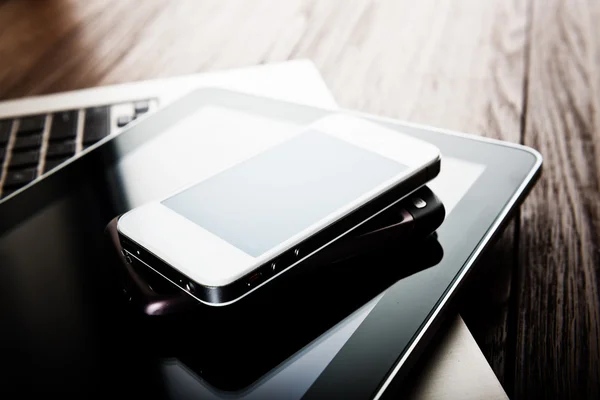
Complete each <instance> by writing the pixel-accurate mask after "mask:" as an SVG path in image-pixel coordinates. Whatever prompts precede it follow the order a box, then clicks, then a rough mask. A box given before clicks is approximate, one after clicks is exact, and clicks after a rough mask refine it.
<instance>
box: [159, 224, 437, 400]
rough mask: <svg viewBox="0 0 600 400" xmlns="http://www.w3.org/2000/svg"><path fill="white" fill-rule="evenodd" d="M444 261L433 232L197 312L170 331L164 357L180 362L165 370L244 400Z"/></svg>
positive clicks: (309, 267) (302, 273)
mask: <svg viewBox="0 0 600 400" xmlns="http://www.w3.org/2000/svg"><path fill="white" fill-rule="evenodd" d="M442 256H443V249H442V247H441V245H440V244H439V242H438V241H437V238H436V235H435V233H434V234H432V235H431V236H429V237H428V238H426V239H424V240H421V241H419V242H413V243H410V242H406V243H405V244H403V245H402V246H398V245H397V244H396V245H393V246H387V247H384V248H381V249H380V250H379V251H378V252H377V253H371V254H363V255H360V256H356V257H353V258H351V259H345V260H341V261H337V262H333V263H329V264H327V265H318V264H313V265H306V268H299V269H297V270H296V271H297V272H295V273H294V274H290V275H289V276H287V277H286V279H284V280H281V282H278V284H277V285H272V287H270V288H269V289H268V290H264V291H258V292H256V293H253V296H248V297H247V298H246V299H244V301H242V302H239V303H236V304H234V305H231V306H229V307H225V308H217V309H215V308H212V307H203V306H198V307H196V308H195V310H194V311H192V312H189V313H186V315H182V316H179V317H177V318H176V319H177V321H176V322H174V323H170V324H169V326H168V327H167V326H165V331H164V334H165V335H167V336H168V337H169V340H168V341H166V342H168V343H171V345H170V346H169V348H168V349H165V351H166V352H167V353H171V354H172V355H173V356H175V357H176V358H170V359H169V360H167V361H166V364H167V365H168V364H173V363H174V362H178V363H181V364H183V365H184V366H185V367H186V368H184V369H187V370H188V371H189V373H190V374H192V375H194V374H195V375H196V377H197V378H198V379H199V380H200V381H204V383H203V384H200V382H199V385H200V386H199V387H198V390H204V391H205V390H207V389H209V392H210V393H212V394H213V395H214V396H215V398H219V397H220V396H219V393H221V394H222V395H226V396H227V397H231V396H233V397H234V398H238V397H240V398H242V397H246V396H247V395H250V394H252V392H254V391H255V390H257V389H258V388H259V387H261V386H265V385H266V384H268V382H269V381H272V380H274V379H275V378H277V376H276V375H281V374H279V372H281V371H282V369H285V368H287V366H288V364H290V363H292V362H293V361H295V360H298V358H301V357H303V356H304V355H306V354H308V353H311V352H313V351H319V350H318V349H317V348H316V347H315V342H319V341H320V340H322V338H323V337H324V336H327V335H324V334H325V333H326V332H328V331H333V330H335V329H336V328H337V326H338V325H342V324H343V322H342V321H344V320H345V319H351V318H347V317H349V316H350V315H351V314H353V313H355V312H356V311H357V310H359V309H360V308H361V307H363V306H365V304H367V303H369V302H371V301H372V300H373V299H375V298H376V297H378V296H379V295H380V294H382V292H384V291H385V290H386V289H387V288H389V287H391V286H393V285H394V283H396V282H398V281H399V280H401V279H403V278H406V277H408V276H410V275H412V274H414V273H417V272H419V271H422V270H424V269H427V268H429V267H432V266H434V265H436V264H437V263H438V262H439V261H440V260H441V259H442ZM173 321H174V320H173ZM340 323H342V324H340ZM332 328H333V329H332ZM163 339H164V338H163ZM163 343H164V342H163ZM333 355H335V353H334V354H333ZM333 355H332V356H333ZM320 358H323V357H320ZM321 361H323V360H321ZM327 363H328V361H325V365H326V364H327ZM325 365H324V366H325ZM313 367H316V366H314V365H311V368H313ZM315 378H316V377H315ZM288 379H289V378H288ZM294 383H296V377H294ZM206 384H208V385H210V386H211V388H206V387H204V385H206ZM276 386H278V387H281V386H280V385H276ZM201 387H202V388H203V389H200V388H201ZM188 389H190V388H188ZM265 389H266V388H265ZM307 389H308V388H307ZM197 394H198V393H197ZM204 394H206V393H204Z"/></svg>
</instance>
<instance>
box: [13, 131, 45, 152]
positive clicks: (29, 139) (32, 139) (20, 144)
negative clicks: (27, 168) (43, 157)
mask: <svg viewBox="0 0 600 400" xmlns="http://www.w3.org/2000/svg"><path fill="white" fill-rule="evenodd" d="M41 144H42V134H41V133H40V134H37V135H27V136H17V140H16V141H15V146H14V149H15V150H17V151H19V150H30V149H38V148H39V147H40V146H41Z"/></svg>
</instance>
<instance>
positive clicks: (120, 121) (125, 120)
mask: <svg viewBox="0 0 600 400" xmlns="http://www.w3.org/2000/svg"><path fill="white" fill-rule="evenodd" d="M134 119H135V117H134V116H133V115H121V116H119V117H118V118H117V126H118V127H119V128H122V127H124V126H125V125H127V124H129V123H130V122H131V121H133V120H134Z"/></svg>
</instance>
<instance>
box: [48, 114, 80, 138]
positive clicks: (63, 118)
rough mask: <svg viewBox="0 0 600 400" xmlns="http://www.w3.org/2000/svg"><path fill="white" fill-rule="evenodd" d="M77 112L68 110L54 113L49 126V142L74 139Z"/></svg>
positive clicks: (77, 117)
mask: <svg viewBox="0 0 600 400" xmlns="http://www.w3.org/2000/svg"><path fill="white" fill-rule="evenodd" d="M78 119H79V111H77V110H69V111H61V112H57V113H54V114H53V116H52V125H51V126H50V140H51V141H55V140H65V139H75V136H77V120H78Z"/></svg>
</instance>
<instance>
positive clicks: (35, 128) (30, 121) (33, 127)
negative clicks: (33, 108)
mask: <svg viewBox="0 0 600 400" xmlns="http://www.w3.org/2000/svg"><path fill="white" fill-rule="evenodd" d="M45 124H46V116H45V115H32V116H29V117H24V118H21V122H20V124H19V133H24V134H30V133H40V132H42V131H43V130H44V125H45Z"/></svg>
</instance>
